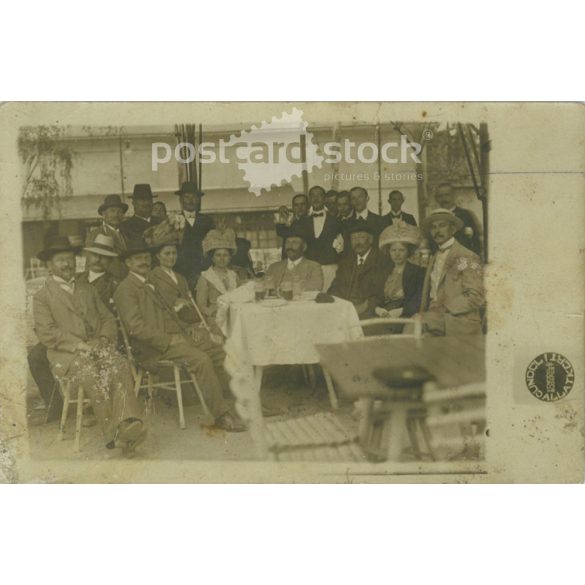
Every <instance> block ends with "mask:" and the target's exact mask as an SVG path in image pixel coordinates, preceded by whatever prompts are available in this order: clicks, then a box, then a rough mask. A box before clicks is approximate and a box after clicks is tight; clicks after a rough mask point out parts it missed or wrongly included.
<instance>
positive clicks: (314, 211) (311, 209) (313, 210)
mask: <svg viewBox="0 0 585 585" xmlns="http://www.w3.org/2000/svg"><path fill="white" fill-rule="evenodd" d="M315 213H318V214H319V215H320V214H321V213H322V214H323V217H325V213H327V212H326V210H325V208H324V207H323V209H320V210H319V211H316V210H315V209H313V207H311V208H310V209H309V215H314V214H315Z"/></svg>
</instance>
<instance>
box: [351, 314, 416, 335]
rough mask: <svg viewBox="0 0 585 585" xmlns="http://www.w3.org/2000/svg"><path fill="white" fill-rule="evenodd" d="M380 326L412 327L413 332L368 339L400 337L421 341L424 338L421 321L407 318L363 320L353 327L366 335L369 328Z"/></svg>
mask: <svg viewBox="0 0 585 585" xmlns="http://www.w3.org/2000/svg"><path fill="white" fill-rule="evenodd" d="M380 325H404V326H405V327H406V326H408V325H412V331H409V332H407V333H385V334H380V335H368V339H379V338H381V337H395V336H397V335H399V336H400V338H401V339H409V338H410V339H421V338H422V321H421V320H420V319H414V318H405V317H374V318H372V319H363V320H362V321H360V322H359V324H355V325H352V327H361V329H362V331H363V333H364V335H365V334H366V330H367V329H368V328H369V327H374V326H380Z"/></svg>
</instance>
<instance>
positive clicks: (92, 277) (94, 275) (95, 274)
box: [87, 270, 105, 283]
mask: <svg viewBox="0 0 585 585" xmlns="http://www.w3.org/2000/svg"><path fill="white" fill-rule="evenodd" d="M104 274H105V272H94V271H93V270H90V271H89V273H88V275H87V280H88V281H89V282H90V283H92V282H94V281H95V280H97V279H98V278H99V277H100V276H103V275H104Z"/></svg>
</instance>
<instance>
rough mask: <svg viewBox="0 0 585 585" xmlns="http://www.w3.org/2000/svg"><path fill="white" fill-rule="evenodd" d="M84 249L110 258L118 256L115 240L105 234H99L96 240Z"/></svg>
mask: <svg viewBox="0 0 585 585" xmlns="http://www.w3.org/2000/svg"><path fill="white" fill-rule="evenodd" d="M83 249H84V250H85V251H86V252H93V253H94V254H98V255H99V256H109V257H110V258H114V257H116V256H118V253H117V252H116V251H115V250H114V238H112V237H110V236H106V235H104V234H98V235H97V236H96V237H95V240H94V241H93V242H92V243H91V244H90V245H89V246H86V247H85V248H83Z"/></svg>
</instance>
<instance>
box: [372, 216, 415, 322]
mask: <svg viewBox="0 0 585 585" xmlns="http://www.w3.org/2000/svg"><path fill="white" fill-rule="evenodd" d="M420 243H421V234H420V231H419V230H418V228H417V227H416V226H412V225H408V224H405V223H395V224H392V225H390V226H388V227H387V228H385V229H384V230H383V231H382V233H381V234H380V240H379V243H378V245H379V247H380V250H381V251H382V253H383V254H387V255H388V256H389V257H390V259H391V260H392V265H391V268H390V269H389V271H388V273H387V275H386V280H385V283H384V301H383V303H382V304H381V305H379V306H378V307H376V309H375V312H376V315H378V316H379V317H412V315H414V314H415V313H418V311H419V309H420V304H421V295H422V289H423V284H424V279H425V270H424V269H423V268H421V267H420V266H416V265H415V264H413V263H412V262H409V258H411V257H412V255H413V254H414V252H415V251H416V249H417V248H418V246H419V245H420Z"/></svg>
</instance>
